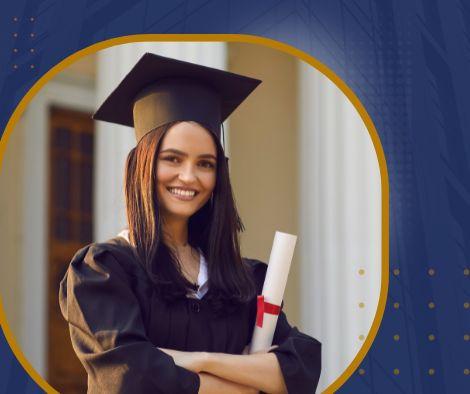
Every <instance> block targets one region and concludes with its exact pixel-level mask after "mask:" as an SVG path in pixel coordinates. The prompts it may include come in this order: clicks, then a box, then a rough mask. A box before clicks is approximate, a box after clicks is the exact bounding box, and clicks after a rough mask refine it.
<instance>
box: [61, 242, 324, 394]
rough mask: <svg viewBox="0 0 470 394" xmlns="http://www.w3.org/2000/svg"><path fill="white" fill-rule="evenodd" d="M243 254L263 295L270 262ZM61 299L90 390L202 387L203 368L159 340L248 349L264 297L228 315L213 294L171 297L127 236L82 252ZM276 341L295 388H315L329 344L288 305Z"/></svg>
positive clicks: (188, 347)
mask: <svg viewBox="0 0 470 394" xmlns="http://www.w3.org/2000/svg"><path fill="white" fill-rule="evenodd" d="M243 261H244V263H245V264H247V265H248V266H249V267H250V271H251V272H252V273H253V275H254V279H255V282H256V284H257V291H258V294H261V289H262V287H263V283H264V278H265V275H266V268H267V265H266V264H265V263H263V262H261V261H257V260H251V259H243ZM209 291H210V289H209ZM59 303H60V307H61V311H62V314H63V316H64V318H65V319H66V320H67V322H68V323H69V329H70V337H71V341H72V344H73V348H74V350H75V352H76V354H77V356H78V358H79V359H80V361H81V362H82V364H83V366H84V367H85V369H86V371H87V373H88V393H146V392H152V393H175V394H184V393H188V394H189V393H191V394H192V393H197V392H198V390H199V385H200V380H199V375H198V374H197V373H194V372H192V371H189V370H187V369H185V368H182V367H179V366H177V365H176V364H175V363H174V361H173V358H172V357H171V356H169V355H167V354H166V353H164V352H163V351H161V350H159V349H157V347H164V348H170V349H176V350H183V351H208V352H221V353H231V354H241V353H242V351H243V349H244V347H245V346H246V345H247V344H248V343H249V342H250V340H251V335H252V332H253V327H254V324H255V318H256V297H254V298H253V300H252V302H250V303H247V304H244V305H243V306H242V307H241V308H240V309H239V311H238V312H237V313H233V314H231V315H227V316H224V317H218V316H216V315H215V314H213V312H212V309H211V308H210V306H209V303H208V302H207V301H206V300H205V297H203V298H202V299H197V298H189V297H188V298H186V299H181V300H177V301H175V302H174V303H171V304H167V303H166V302H164V301H163V300H161V299H160V298H159V296H158V294H157V292H156V291H155V285H153V284H152V283H151V281H150V279H149V278H148V276H147V273H146V272H145V270H144V268H143V267H142V266H141V265H140V264H139V263H138V262H137V261H136V259H135V258H134V255H133V254H132V251H131V249H130V245H129V244H128V242H127V241H126V240H125V239H123V238H121V237H116V238H113V239H111V240H109V241H107V242H104V243H95V244H91V245H88V246H86V247H84V248H82V249H81V250H79V251H78V252H77V253H76V254H75V256H74V257H73V259H72V261H71V263H70V266H69V268H68V271H67V272H66V274H65V276H64V278H63V280H62V281H61V284H60V292H59ZM273 344H276V345H278V346H279V347H278V348H276V349H274V350H272V351H271V352H272V353H274V354H275V355H276V357H277V359H278V361H279V364H280V367H281V371H282V374H283V376H284V380H285V383H286V386H287V389H288V391H289V393H294V394H302V393H314V392H315V388H316V386H317V384H318V380H319V376H320V368H321V344H320V343H319V342H318V341H317V340H316V339H314V338H312V337H310V336H308V335H306V334H303V333H301V332H300V331H299V330H298V329H297V328H296V327H291V326H290V324H289V323H288V321H287V318H286V315H285V314H284V312H282V311H281V314H280V315H279V320H278V323H277V327H276V331H275V335H274V340H273Z"/></svg>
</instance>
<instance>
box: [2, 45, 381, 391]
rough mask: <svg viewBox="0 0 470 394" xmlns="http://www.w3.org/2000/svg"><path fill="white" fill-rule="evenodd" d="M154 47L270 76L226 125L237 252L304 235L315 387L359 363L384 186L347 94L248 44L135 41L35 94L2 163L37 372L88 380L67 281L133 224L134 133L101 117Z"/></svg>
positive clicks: (305, 316)
mask: <svg viewBox="0 0 470 394" xmlns="http://www.w3.org/2000/svg"><path fill="white" fill-rule="evenodd" d="M145 52H155V53H158V54H160V55H163V56H170V57H175V58H179V59H182V60H186V61H192V62H197V63H200V64H204V65H207V66H211V67H218V68H222V69H226V70H228V71H232V72H236V73H241V74H246V75H248V76H252V77H255V78H259V79H262V80H263V83H262V84H261V85H260V86H259V87H258V88H257V89H256V91H255V92H254V93H253V94H252V95H251V96H250V97H249V98H248V99H247V100H246V102H244V103H243V104H242V105H241V106H240V107H239V108H238V110H237V111H235V113H234V114H233V115H232V116H231V117H230V119H229V120H228V121H227V122H226V124H225V131H226V133H225V146H226V151H227V156H229V157H230V161H229V167H230V175H231V181H232V186H233V189H234V193H235V198H236V203H237V206H238V209H239V212H240V215H241V217H242V220H243V222H244V224H245V227H246V231H245V232H244V233H243V235H242V237H241V245H242V254H243V256H246V257H251V258H258V259H260V260H263V261H266V262H267V261H268V259H269V254H270V251H271V245H272V241H273V238H274V233H275V231H276V230H279V231H283V232H288V233H292V234H296V235H298V241H297V246H296V251H295V254H294V260H293V263H292V269H291V272H290V275H289V281H288V284H287V288H286V293H285V297H284V302H285V311H286V313H287V316H288V319H289V321H290V323H291V324H292V325H296V326H298V327H299V329H300V330H301V331H304V332H305V333H307V334H309V335H311V336H314V337H315V338H317V339H318V340H319V341H320V342H322V352H323V353H322V358H323V361H322V362H323V369H322V376H321V379H320V384H319V389H318V391H321V390H323V389H324V388H326V387H327V386H328V385H329V384H331V383H332V382H333V381H334V380H335V379H336V378H337V377H338V376H339V375H340V374H341V373H342V372H343V371H344V370H345V369H346V368H347V366H348V365H349V364H350V363H351V361H352V360H353V358H354V357H355V355H356V354H357V352H358V351H359V349H360V348H361V346H362V345H363V344H364V340H365V338H366V337H367V334H368V332H369V330H370V327H371V324H372V321H373V318H374V316H375V313H376V309H377V304H378V300H379V292H380V285H381V237H382V233H381V231H382V223H381V198H382V197H381V189H380V171H379V165H378V161H377V155H376V153H375V150H374V148H373V145H372V141H371V139H370V136H369V133H368V131H367V129H366V127H365V125H364V123H363V122H362V120H361V118H360V117H359V115H358V113H357V111H356V110H355V108H354V107H353V106H352V104H351V103H350V102H349V101H348V99H347V98H346V97H345V96H344V94H343V93H342V92H341V91H340V90H339V89H338V88H337V87H336V86H335V85H334V84H333V83H332V82H331V81H329V80H328V79H327V78H326V77H325V76H324V75H322V74H321V73H320V72H318V71H317V70H316V69H314V68H313V67H311V66H310V65H308V64H306V63H304V62H302V61H300V60H298V59H297V58H295V57H292V56H291V55H288V54H285V53H283V52H280V51H277V50H274V49H271V48H267V47H263V46H260V45H255V44H247V43H184V42H178V43H155V42H154V43H133V44H125V45H119V46H115V47H111V48H108V49H105V50H102V51H99V52H97V53H96V54H93V55H89V56H87V57H84V58H82V59H81V60H79V61H77V62H76V63H74V64H73V65H71V66H69V67H68V68H66V69H64V70H62V71H61V72H60V73H59V74H57V75H56V76H55V77H54V78H53V80H51V81H50V82H49V83H47V84H46V85H45V87H44V88H43V89H42V90H41V91H40V92H39V93H38V94H37V95H36V97H34V99H33V100H32V101H31V102H30V104H29V105H28V107H27V109H26V111H25V112H24V113H23V115H22V117H21V120H20V122H18V123H17V125H16V129H15V130H14V132H13V133H12V134H11V136H10V137H9V141H8V145H7V149H6V152H5V155H4V157H3V159H2V164H1V171H0V187H1V189H2V193H0V232H1V236H0V248H1V250H2V261H1V263H0V289H1V301H2V304H3V308H4V310H5V313H6V316H7V323H8V325H9V327H10V328H11V330H12V332H13V333H14V335H15V337H16V341H17V342H18V344H19V345H20V348H21V350H22V351H23V353H24V354H25V356H26V357H27V359H28V360H29V361H30V362H31V364H32V365H33V366H34V368H35V369H36V370H37V371H38V372H39V373H40V374H41V375H42V376H43V377H44V378H46V379H47V381H48V382H49V383H50V384H51V385H52V386H53V387H55V388H56V389H58V390H59V391H61V392H66V393H75V392H85V391H86V374H85V372H84V370H83V368H82V366H81V365H80V363H79V361H78V359H76V357H75V354H74V352H73V349H72V347H71V344H70V338H69V333H68V327H67V324H66V323H65V321H64V320H63V318H62V316H61V314H60V310H59V305H58V286H59V282H60V280H61V279H62V277H63V274H64V272H65V270H66V269H67V266H68V263H69V262H70V259H71V258H72V256H73V254H74V253H75V252H76V251H77V250H78V249H79V248H80V247H82V246H84V245H86V244H88V243H90V242H94V241H103V240H106V239H108V238H111V237H113V236H115V235H116V234H117V233H118V232H119V231H120V230H121V229H122V228H124V226H125V212H124V199H123V174H124V162H125V158H126V156H127V153H128V152H129V150H130V149H131V148H132V147H133V146H134V145H135V137H134V133H133V130H132V129H130V128H126V127H123V126H117V125H111V124H107V123H103V122H94V121H92V120H91V114H92V113H93V112H94V111H95V109H96V108H97V107H98V105H99V104H100V103H101V102H102V101H103V99H104V98H105V97H107V96H108V94H109V93H110V92H111V91H112V90H113V89H114V88H115V86H116V85H117V83H118V82H119V81H120V80H121V79H122V78H123V77H124V75H125V74H126V73H127V72H128V71H129V70H130V68H131V67H132V66H133V65H134V64H135V62H136V61H137V60H138V59H139V58H140V56H141V55H142V54H143V53H145Z"/></svg>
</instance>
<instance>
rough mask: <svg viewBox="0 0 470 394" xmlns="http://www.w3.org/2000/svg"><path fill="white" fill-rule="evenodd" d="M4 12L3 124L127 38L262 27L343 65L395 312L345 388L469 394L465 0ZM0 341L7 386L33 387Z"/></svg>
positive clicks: (469, 33) (282, 1)
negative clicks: (66, 73)
mask: <svg viewBox="0 0 470 394" xmlns="http://www.w3.org/2000/svg"><path fill="white" fill-rule="evenodd" d="M0 19H1V20H0V37H2V40H1V47H0V99H1V103H2V107H1V111H0V123H1V126H2V127H1V130H3V129H4V127H5V125H6V122H7V121H8V119H9V117H10V116H11V114H12V111H13V110H14V108H15V107H16V105H17V104H18V102H19V100H20V99H21V98H22V97H23V96H24V94H25V93H26V92H27V91H28V89H29V88H30V87H31V86H32V85H33V84H34V82H36V80H37V79H38V78H39V77H40V76H41V75H43V74H44V73H45V72H47V71H48V70H49V69H50V68H51V67H53V66H54V65H55V64H57V63H58V62H60V61H61V60H63V59H64V58H65V57H67V56H68V55H70V54H72V53H74V52H76V51H78V50H80V49H82V48H84V47H87V46H89V45H91V44H93V43H96V42H99V41H102V40H105V39H108V38H112V37H117V36H121V35H130V34H137V33H240V34H250V35H259V36H263V37H267V38H272V39H275V40H279V41H282V42H285V43H288V44H290V45H292V46H294V47H297V48H299V49H301V50H303V51H305V52H306V53H308V54H311V55H312V56H314V57H315V58H317V59H318V60H320V61H321V62H322V63H324V64H325V65H327V66H328V67H329V68H330V69H332V70H333V71H334V72H336V73H337V74H338V75H339V76H340V77H341V78H342V79H343V80H344V81H345V82H346V83H347V84H348V86H349V87H350V88H351V89H352V90H353V91H354V92H355V94H356V95H357V96H358V97H359V99H360V100H361V102H362V103H363V105H364V106H365V108H366V109H367V111H368V113H369V114H370V116H371V118H372V120H373V121H374V124H375V126H376V128H377V131H378V133H379V135H380V139H381V142H382V145H383V148H384V151H385V156H386V160H387V167H388V174H389V182H390V286H389V295H388V300H387V307H386V310H385V315H384V317H383V320H382V324H381V327H380V330H379V333H378V335H377V337H376V339H375V342H374V344H373V346H372V348H371V349H370V351H369V353H368V354H367V356H366V358H365V359H364V360H363V362H362V363H361V365H360V366H359V368H358V369H357V371H356V373H354V374H353V375H352V376H351V378H350V379H349V380H348V381H347V382H346V383H345V384H344V386H343V387H342V388H341V389H340V390H339V391H340V392H345V393H350V392H353V393H376V392H379V393H395V392H396V393H444V392H452V393H465V392H470V383H469V382H470V380H469V379H470V377H469V376H468V375H469V374H470V370H469V368H470V364H469V360H470V353H469V350H468V340H469V335H470V318H469V313H470V311H469V310H468V309H469V306H470V304H469V302H470V299H469V294H470V291H469V290H470V289H469V264H470V263H469V259H470V204H469V201H470V165H469V159H468V158H469V157H470V141H469V140H470V133H468V130H469V129H470V127H469V126H470V111H468V102H469V101H470V97H469V95H470V89H468V87H469V86H470V80H469V79H470V75H469V73H468V70H469V69H470V67H469V66H470V65H469V62H470V56H469V50H470V49H469V48H470V40H469V37H470V6H469V5H468V2H465V1H459V0H455V1H453V2H448V3H446V6H445V7H444V6H442V4H440V3H438V2H437V0H410V1H407V2H388V1H375V2H371V1H370V0H369V1H365V0H354V1H348V2H346V1H341V0H332V1H328V2H317V1H308V0H296V1H287V0H271V1H257V2H253V1H248V0H240V1H231V0H217V1H216V0H194V1H189V0H188V1H155V2H154V1H148V0H145V1H144V0H137V1H135V2H124V1H111V0H100V1H96V2H89V1H83V0H82V1H74V2H67V4H66V5H65V3H62V2H57V1H54V0H52V1H47V0H46V1H29V0H18V1H15V2H8V4H5V5H2V13H1V15H0ZM377 263H379V262H377ZM359 274H360V275H363V274H364V272H362V273H361V272H359ZM360 302H363V303H364V305H367V300H363V301H360ZM364 335H365V333H364V334H361V335H360V337H359V340H363V337H364ZM361 337H362V339H361ZM0 339H1V341H0V344H1V345H0V356H1V360H2V365H3V367H2V368H1V369H0V382H1V383H0V392H24V393H32V392H39V389H38V388H37V387H35V386H34V384H32V382H31V379H30V378H29V377H28V376H27V375H26V374H25V373H23V372H22V370H21V367H20V366H19V364H18V362H17V361H16V360H15V359H14V357H12V354H11V353H10V352H9V350H8V347H7V345H6V343H5V341H4V338H3V337H2V338H0Z"/></svg>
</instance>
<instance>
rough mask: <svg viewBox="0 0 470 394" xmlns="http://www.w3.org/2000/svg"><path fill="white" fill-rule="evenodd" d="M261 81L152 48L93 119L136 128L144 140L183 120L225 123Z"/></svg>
mask: <svg viewBox="0 0 470 394" xmlns="http://www.w3.org/2000/svg"><path fill="white" fill-rule="evenodd" d="M260 83H261V81H260V80H258V79H254V78H249V77H246V76H243V75H239V74H234V73H231V72H227V71H223V70H218V69H216V68H210V67H205V66H201V65H199V64H194V63H189V62H183V61H181V60H176V59H171V58H168V57H163V56H159V55H155V54H153V53H146V54H145V55H143V56H142V57H141V58H140V60H139V61H138V62H137V64H136V65H135V66H134V67H133V68H132V70H131V71H130V72H129V73H128V74H127V75H126V76H125V77H124V79H123V80H122V81H121V83H120V84H119V85H118V86H117V88H116V89H114V91H113V92H112V93H111V94H110V95H109V96H108V98H107V99H106V100H105V101H104V103H103V104H101V106H100V108H99V109H98V111H96V113H95V114H94V115H93V119H98V120H104V121H106V122H111V123H118V124H121V125H125V126H130V127H134V128H135V133H136V138H137V141H139V140H140V139H141V138H142V137H143V136H144V135H145V134H147V133H148V132H149V131H152V130H153V129H155V128H156V127H159V126H162V125H164V124H166V123H168V122H172V121H177V120H181V121H184V120H187V121H189V120H191V121H196V122H198V123H201V124H203V125H206V126H207V127H209V128H210V130H211V131H212V132H214V133H215V134H216V135H217V137H218V138H220V125H221V124H222V122H223V121H224V120H225V119H227V117H228V116H229V115H230V114H231V113H232V112H233V111H234V110H235V109H236V108H237V107H238V106H239V105H240V104H241V103H242V102H243V100H245V98H246V97H247V96H248V95H249V94H250V93H251V92H252V91H253V90H254V89H255V88H256V87H257V86H258V85H259V84H260Z"/></svg>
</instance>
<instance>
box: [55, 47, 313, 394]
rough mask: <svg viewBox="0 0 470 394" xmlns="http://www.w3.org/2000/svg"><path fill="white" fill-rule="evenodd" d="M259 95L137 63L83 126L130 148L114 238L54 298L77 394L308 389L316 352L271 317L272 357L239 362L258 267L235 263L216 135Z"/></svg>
mask: <svg viewBox="0 0 470 394" xmlns="http://www.w3.org/2000/svg"><path fill="white" fill-rule="evenodd" d="M259 83H260V81H259V80H255V79H252V78H248V77H245V76H241V75H237V74H232V73H228V72H225V71H221V70H217V69H211V68H207V67H202V66H199V65H196V64H192V63H186V62H181V61H176V60H174V59H169V58H164V57H161V56H157V55H153V54H146V55H144V56H143V57H142V59H141V60H140V61H139V62H138V63H137V65H136V66H135V67H134V68H133V69H132V70H131V72H130V73H129V74H128V75H127V76H126V78H125V79H124V80H123V81H122V82H121V84H120V85H119V86H118V88H117V89H116V90H115V91H114V92H113V93H112V94H111V96H110V97H109V98H108V99H107V100H106V101H105V102H104V103H103V105H102V106H101V108H100V109H99V110H98V111H97V113H96V114H95V118H96V119H100V120H106V121H110V122H114V123H120V124H127V125H131V126H134V128H135V131H136V135H137V140H138V143H137V145H136V147H135V148H134V149H132V150H131V152H130V153H129V156H128V158H127V163H126V173H125V196H126V211H127V221H128V227H129V228H128V232H127V233H124V234H122V235H121V236H118V237H115V238H112V239H111V240H108V241H107V242H102V243H95V244H91V245H88V246H86V247H85V248H82V249H80V250H79V251H78V252H77V253H76V255H75V256H74V258H73V259H72V262H71V263H70V266H69V268H68V271H67V273H66V274H65V276H64V279H63V280H62V282H61V286H60V306H61V311H62V314H63V316H64V317H65V319H66V320H67V322H68V323H69V327H70V335H71V340H72V343H73V345H74V350H75V352H76V353H77V356H78V357H79V359H80V361H81V362H82V364H83V366H84V367H85V369H86V371H87V373H88V391H89V392H90V393H98V392H107V393H118V392H119V393H121V392H158V393H198V392H199V393H220V392H223V393H256V392H259V391H263V392H269V393H271V392H273V393H277V392H279V393H282V392H290V393H299V394H302V393H312V392H314V391H315V388H316V386H317V384H318V379H319V376H320V368H321V345H320V343H319V342H318V341H317V340H315V339H314V338H312V337H309V336H308V335H306V334H304V333H301V332H300V331H299V330H298V329H297V328H296V327H291V326H290V324H289V323H288V321H287V318H286V315H285V314H284V312H282V311H281V313H280V315H279V319H278V323H277V326H276V331H275V333H274V339H273V344H274V345H275V346H274V347H272V348H270V349H265V351H263V352H261V353H257V354H247V352H246V348H247V345H248V344H249V342H250V340H251V334H252V330H253V327H254V324H255V318H256V295H257V294H260V293H261V290H262V287H263V283H264V279H265V275H266V268H267V266H266V264H264V263H262V262H261V261H257V260H252V259H247V258H242V257H241V254H240V247H239V241H238V235H239V233H240V232H241V231H242V230H243V225H242V222H241V219H240V217H239V215H238V212H237V209H236V206H235V201H234V197H233V193H232V188H231V184H230V179H229V172H228V165H227V160H226V157H225V154H224V150H223V147H222V146H221V143H220V128H221V124H222V122H223V121H224V120H225V119H226V118H227V117H228V116H229V115H230V114H231V113H232V112H233V111H234V110H235V108H236V107H237V106H238V105H239V104H240V103H241V102H242V101H243V100H245V98H246V97H247V96H248V95H249V94H250V93H251V92H252V91H253V89H255V88H256V86H257V85H258V84H259ZM130 98H132V99H130Z"/></svg>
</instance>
